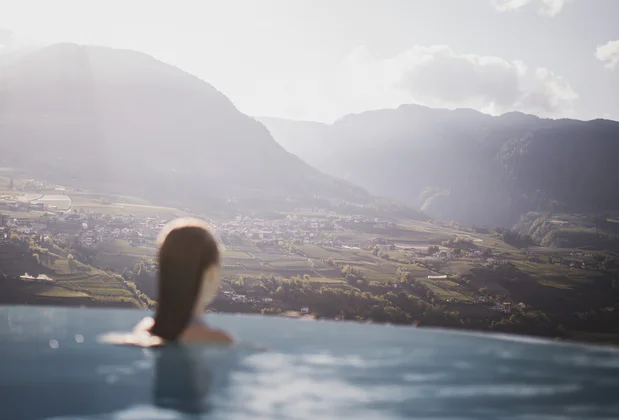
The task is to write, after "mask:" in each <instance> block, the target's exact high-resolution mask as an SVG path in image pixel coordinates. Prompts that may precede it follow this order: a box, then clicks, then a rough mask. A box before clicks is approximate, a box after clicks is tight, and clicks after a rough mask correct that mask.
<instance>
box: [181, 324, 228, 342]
mask: <svg viewBox="0 0 619 420" xmlns="http://www.w3.org/2000/svg"><path fill="white" fill-rule="evenodd" d="M180 339H181V341H184V342H208V343H217V344H232V343H233V342H234V339H233V338H232V336H231V335H230V334H228V333H226V332H225V331H221V330H215V329H211V328H209V327H206V326H203V325H190V326H189V327H187V328H186V329H185V331H183V334H181V337H180Z"/></svg>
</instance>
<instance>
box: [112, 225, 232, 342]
mask: <svg viewBox="0 0 619 420" xmlns="http://www.w3.org/2000/svg"><path fill="white" fill-rule="evenodd" d="M157 242H158V243H159V244H160V247H159V284H158V288H159V297H158V304H157V311H156V314H155V319H154V320H153V319H152V318H150V317H148V318H145V319H143V320H142V321H141V322H140V323H139V324H138V325H137V326H136V328H135V329H134V330H133V332H132V334H129V335H124V336H122V337H119V336H118V335H108V336H107V337H105V340H106V341H113V342H116V343H119V342H120V343H124V344H135V345H141V346H147V347H148V346H157V345H161V344H164V343H166V342H176V341H180V342H209V343H222V344H227V343H232V342H233V339H232V337H231V336H230V335H228V334H226V333H225V332H223V331H219V330H214V329H211V328H210V327H208V326H207V325H206V323H205V322H204V320H203V315H204V311H205V309H206V307H207V305H208V304H209V303H211V302H212V301H213V300H214V299H215V296H216V295H217V291H218V289H219V269H220V264H219V259H220V252H219V247H218V245H217V242H216V241H215V238H213V236H212V235H211V234H210V233H209V231H208V227H207V225H206V224H205V223H204V222H202V221H201V220H198V219H193V218H183V219H177V220H174V221H172V222H171V223H169V224H168V225H167V226H166V227H165V228H164V229H163V230H162V232H161V233H160V235H159V237H158V240H157Z"/></svg>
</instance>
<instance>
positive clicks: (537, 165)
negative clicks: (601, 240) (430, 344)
mask: <svg viewBox="0 0 619 420" xmlns="http://www.w3.org/2000/svg"><path fill="white" fill-rule="evenodd" d="M261 121H262V122H263V123H265V125H266V126H267V127H268V128H269V131H270V132H271V134H273V137H274V138H275V139H276V140H277V141H279V142H280V144H282V145H283V146H284V147H285V148H286V149H287V150H289V151H290V152H291V153H294V154H296V155H298V156H300V157H301V158H302V159H304V160H306V161H307V162H308V163H309V164H311V165H312V166H314V167H316V168H318V169H320V170H321V171H323V172H325V173H328V174H330V175H333V176H338V177H341V178H344V179H349V180H350V181H351V182H354V183H356V184H358V185H361V186H362V187H365V188H367V189H368V190H369V191H370V192H371V193H372V194H380V195H385V196H388V197H392V198H395V199H400V200H403V201H405V202H407V203H409V204H412V205H416V206H418V207H420V208H421V209H422V210H423V211H426V212H427V213H428V214H429V215H430V216H431V217H435V218H438V219H447V220H456V221H460V222H464V223H469V224H472V223H474V224H497V225H511V224H514V223H516V222H517V221H518V219H519V217H520V216H521V215H522V214H523V213H526V212H528V211H559V210H561V211H583V210H587V211H592V210H594V209H598V208H603V209H612V210H614V209H619V200H617V199H614V198H609V197H611V196H612V194H611V188H610V185H612V183H613V182H615V181H619V171H618V170H616V169H614V167H612V166H611V165H610V162H611V161H612V160H614V159H619V123H618V122H615V121H612V120H604V119H594V120H589V121H580V120H573V119H547V118H540V117H537V116H535V115H531V114H523V113H519V112H510V113H506V114H503V115H500V116H491V115H488V114H483V113H481V112H478V111H475V110H467V109H457V110H442V109H436V108H428V107H423V106H420V105H414V104H413V105H402V106H400V107H398V108H396V109H385V110H377V111H367V112H364V113H360V114H351V115H348V116H345V117H343V118H341V119H340V120H338V121H336V122H334V123H332V124H327V125H322V126H317V127H320V128H319V130H318V131H319V132H320V136H316V135H315V131H316V130H314V132H312V133H308V132H307V130H305V127H306V125H301V124H297V123H295V122H293V121H292V122H291V121H286V120H278V119H270V118H262V119H261ZM557 137H560V138H557ZM566 146H568V150H564V149H565V148H566ZM556 156H561V159H557V158H555V157H556ZM585 156H589V157H590V158H591V159H593V160H591V165H588V162H586V161H583V157H585ZM544 161H548V162H551V166H550V167H548V165H546V164H545V163H544ZM566 165H567V166H570V165H571V167H573V168H578V170H574V171H572V172H570V171H569V170H566ZM596 165H597V166H599V167H600V168H603V170H602V169H600V170H598V169H595V166H596ZM381 168H382V170H381ZM546 169H547V170H546ZM573 173H578V174H580V175H577V179H572V178H574V175H572V174H573ZM532 174H535V175H532ZM608 179H609V180H612V181H610V182H606V181H607V180H608ZM585 180H586V181H585ZM570 182H571V188H570V185H569V184H570ZM589 185H591V186H589Z"/></svg>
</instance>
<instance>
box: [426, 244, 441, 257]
mask: <svg viewBox="0 0 619 420" xmlns="http://www.w3.org/2000/svg"><path fill="white" fill-rule="evenodd" d="M439 251H440V248H439V247H438V245H432V246H429V247H428V255H434V254H436V253H437V252H439Z"/></svg>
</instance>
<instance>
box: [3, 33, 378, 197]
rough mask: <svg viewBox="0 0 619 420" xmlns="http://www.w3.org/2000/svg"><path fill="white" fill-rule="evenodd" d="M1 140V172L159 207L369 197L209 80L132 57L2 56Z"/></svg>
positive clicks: (110, 52)
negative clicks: (280, 139)
mask: <svg viewBox="0 0 619 420" xmlns="http://www.w3.org/2000/svg"><path fill="white" fill-rule="evenodd" d="M5 58H6V57H5ZM0 140H1V144H2V153H1V154H0V164H1V165H3V166H11V167H13V168H17V169H20V170H23V171H25V172H27V173H28V174H30V175H31V176H35V177H41V178H45V179H47V180H48V181H51V182H57V183H64V184H67V185H72V186H76V187H83V188H91V189H94V188H98V189H103V190H105V191H110V192H114V193H126V194H135V195H139V196H143V197H146V198H150V199H154V200H158V201H160V202H161V201H165V202H172V201H173V202H175V203H176V202H178V203H183V204H185V205H187V206H188V205H201V206H208V205H215V204H216V203H225V202H226V199H229V198H232V197H233V198H235V199H236V200H238V201H240V202H246V203H251V205H255V204H256V203H258V204H260V203H262V204H264V205H265V206H267V207H268V206H269V203H271V202H272V200H277V201H278V202H286V201H290V199H291V198H292V199H300V198H308V199H312V198H313V197H316V196H319V197H324V198H337V199H342V200H350V201H351V202H355V203H358V202H361V203H363V202H367V201H368V200H370V197H369V195H368V193H367V192H366V191H365V190H363V189H361V188H358V187H355V186H352V185H351V184H349V183H347V182H344V181H341V180H336V179H334V178H332V177H330V176H327V175H324V174H322V173H320V172H319V171H317V170H315V169H314V168H312V167H310V166H309V165H307V164H306V163H305V162H303V161H301V160H300V159H299V158H297V157H296V156H294V155H292V154H290V153H288V152H287V151H286V150H284V148H282V147H281V146H280V145H279V144H277V143H276V142H275V141H274V140H273V138H272V137H271V135H270V134H269V132H268V131H267V129H266V128H265V127H264V126H263V125H262V124H261V123H260V122H258V121H256V120H255V119H253V118H251V117H249V116H247V115H244V114H242V113H241V112H239V111H238V110H237V109H236V108H235V106H234V105H233V104H232V102H231V101H230V100H229V99H228V98H227V97H226V96H224V95H223V94H222V93H220V92H219V91H217V90H216V89H215V88H214V87H213V86H211V85H210V84H208V83H206V82H204V81H202V80H200V79H199V78H197V77H195V76H193V75H191V74H188V73H186V72H184V71H182V70H180V69H178V68H176V67H173V66H170V65H167V64H164V63H163V62H160V61H157V60H156V59H154V58H153V57H150V56H148V55H146V54H143V53H139V52H135V51H128V50H117V49H110V48H103V47H93V46H79V45H75V44H55V45H51V46H48V47H45V48H40V49H37V50H35V51H30V52H28V53H26V54H20V55H19V56H13V57H11V59H10V60H9V59H5V60H3V61H2V65H1V66H0Z"/></svg>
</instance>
